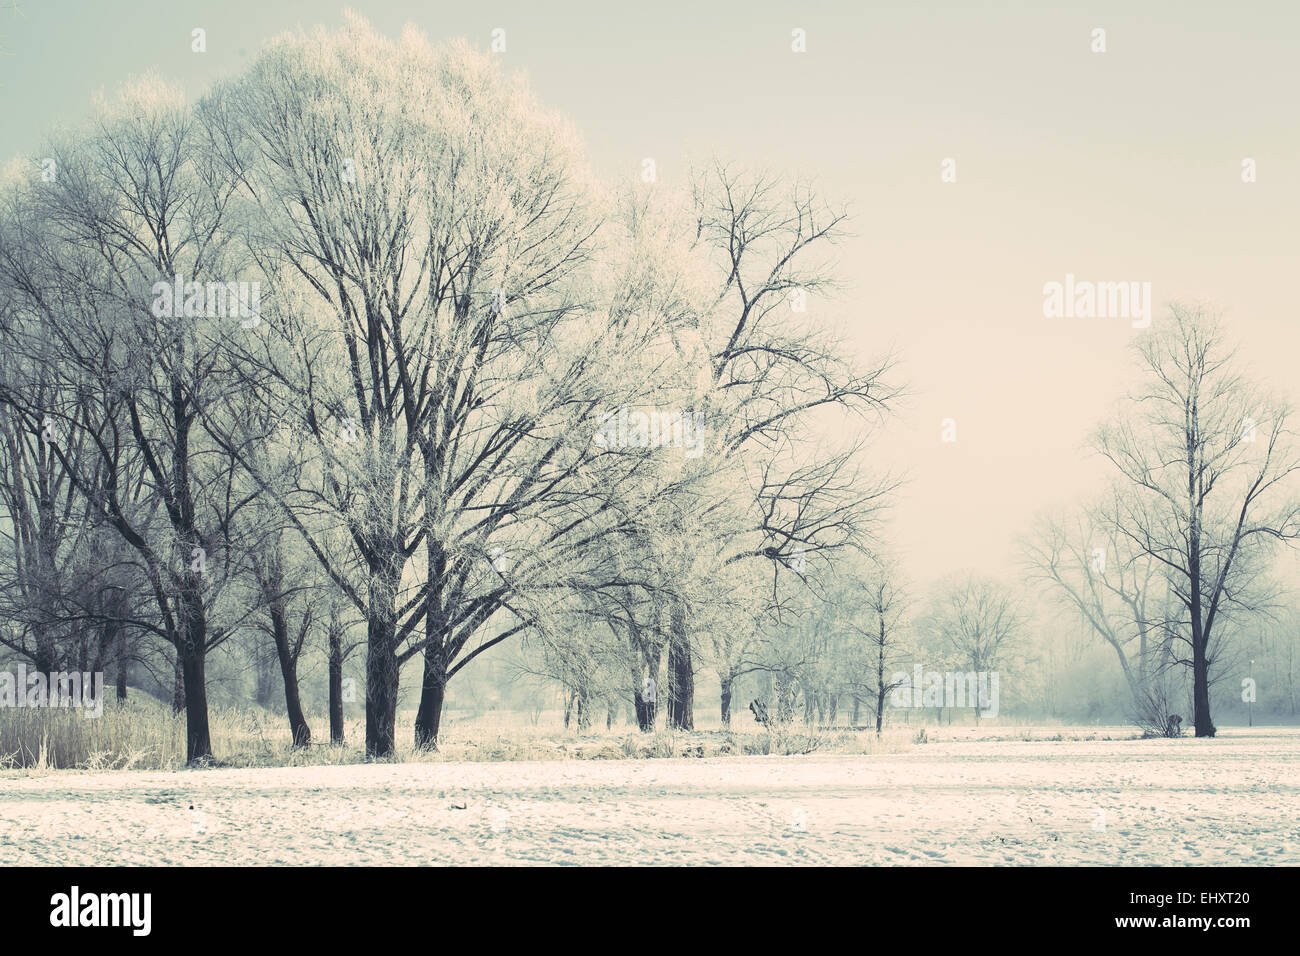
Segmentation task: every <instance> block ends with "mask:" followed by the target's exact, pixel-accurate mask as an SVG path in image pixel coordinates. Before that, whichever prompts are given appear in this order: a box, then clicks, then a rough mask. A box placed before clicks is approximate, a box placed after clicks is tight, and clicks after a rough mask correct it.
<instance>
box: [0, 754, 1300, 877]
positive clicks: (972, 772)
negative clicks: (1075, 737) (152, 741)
mask: <svg viewBox="0 0 1300 956" xmlns="http://www.w3.org/2000/svg"><path fill="white" fill-rule="evenodd" d="M0 858H3V859H4V860H5V861H6V862H7V863H11V864H51V865H55V864H57V865H76V864H108V865H121V864H181V863H185V864H200V865H206V864H294V865H299V864H344V865H346V864H433V865H440V864H553V863H580V864H687V863H691V864H699V863H723V864H772V863H794V864H904V865H918V864H919V865H924V864H935V863H939V864H943V863H969V864H1053V863H1060V864H1077V863H1083V864H1130V865H1157V864H1183V863H1187V864H1233V863H1238V864H1240V863H1247V864H1289V865H1297V864H1300V731H1298V730H1296V729H1286V730H1280V729H1263V730H1261V729H1256V730H1253V731H1252V730H1246V729H1237V730H1226V731H1223V732H1222V733H1221V735H1220V736H1219V737H1218V738H1217V739H1215V740H1203V741H1202V740H1194V739H1183V740H1174V741H1168V740H1158V741H1139V740H1116V741H1081V742H1068V741H1067V742H1048V741H1038V740H1035V741H1031V742H1021V741H1007V740H1003V741H996V742H994V741H987V740H978V739H971V740H950V741H948V742H943V743H931V744H924V745H919V746H916V747H914V748H912V749H911V750H910V751H909V752H907V753H902V754H882V755H870V756H849V755H819V754H812V755H807V756H795V757H726V758H716V759H703V760H700V759H696V760H692V759H663V760H568V761H546V762H519V763H454V762H445V763H443V762H431V763H417V764H370V765H353V766H324V767H300V768H281V769H217V770H187V771H180V772H175V773H158V772H145V773H136V772H110V773H90V772H80V771H56V772H42V773H34V772H27V771H6V772H3V773H0Z"/></svg>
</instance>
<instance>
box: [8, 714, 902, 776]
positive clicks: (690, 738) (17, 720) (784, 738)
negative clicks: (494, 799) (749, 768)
mask: <svg viewBox="0 0 1300 956" xmlns="http://www.w3.org/2000/svg"><path fill="white" fill-rule="evenodd" d="M413 717H414V715H413V714H410V713H404V714H402V715H400V716H399V721H398V728H397V733H398V741H399V746H398V751H397V754H396V755H395V756H394V757H393V758H391V759H392V760H393V761H394V762H407V761H419V762H426V761H445V760H468V761H508V760H625V759H629V758H631V759H652V758H664V757H720V756H740V755H756V754H779V755H791V754H805V753H814V752H816V753H844V754H873V753H898V752H901V751H903V750H907V749H909V743H908V741H909V736H910V731H907V730H905V729H901V730H897V731H887V732H886V733H885V734H884V736H883V737H882V738H880V739H877V737H876V735H875V734H874V733H872V732H870V731H852V730H848V729H839V730H836V729H825V728H823V729H818V728H806V727H803V726H801V725H794V726H791V727H788V728H779V729H773V730H771V731H766V730H763V729H762V728H759V727H757V726H755V727H754V728H750V729H737V730H734V731H725V730H721V729H716V730H700V731H694V732H672V731H663V730H661V731H658V732H656V733H650V734H643V733H640V732H638V731H636V730H635V729H629V728H626V727H616V728H614V729H612V730H608V731H606V730H600V731H590V732H588V733H585V734H578V733H576V732H570V731H565V730H563V729H561V728H560V727H559V726H556V725H557V724H558V723H559V722H558V720H554V721H544V722H540V723H539V724H538V725H533V723H532V722H531V721H529V720H528V719H526V718H525V717H523V715H495V716H494V718H493V719H491V720H479V721H474V720H467V721H463V722H462V721H456V720H449V721H448V722H447V726H446V728H445V729H444V732H443V735H442V741H441V746H440V748H439V749H438V750H437V751H430V750H417V749H416V748H415V747H414V745H413V744H412V743H411V740H412V738H413V735H414V734H413V731H414V728H413V725H412V720H413ZM209 724H210V732H211V735H212V747H213V751H214V752H215V753H216V756H217V763H218V764H220V765H222V766H231V767H294V766H312V765H321V764H351V763H362V762H364V761H365V759H366V758H365V754H364V752H363V749H362V747H361V741H362V739H363V733H364V728H363V727H362V725H361V724H360V723H359V722H352V723H349V724H348V726H347V728H346V730H347V735H348V741H349V743H346V744H343V745H331V744H328V743H325V744H319V743H318V744H314V745H313V746H311V747H307V748H294V747H293V746H291V744H290V738H289V730H288V725H287V723H286V721H285V720H284V719H283V717H281V716H280V715H277V714H273V713H270V712H268V711H264V710H256V709H250V710H221V709H214V710H213V711H212V713H211V715H210V718H209ZM312 728H313V730H314V731H315V733H316V734H317V735H322V734H327V733H328V729H327V722H326V721H325V719H324V718H323V717H321V716H317V717H316V719H315V720H314V721H312ZM184 766H185V717H184V715H183V714H182V715H180V716H174V715H173V714H172V713H171V710H170V708H168V707H166V706H165V705H163V704H160V703H158V702H157V701H153V700H148V699H133V700H130V701H127V702H126V703H125V704H118V703H117V701H116V700H108V701H106V702H105V705H104V713H103V715H102V716H100V717H98V718H89V719H88V718H86V717H83V716H82V715H81V713H80V712H79V711H76V710H58V709H30V710H29V709H7V708H6V709H0V769H19V768H25V769H44V770H54V769H70V768H72V769H82V770H176V769H180V768H181V767H184Z"/></svg>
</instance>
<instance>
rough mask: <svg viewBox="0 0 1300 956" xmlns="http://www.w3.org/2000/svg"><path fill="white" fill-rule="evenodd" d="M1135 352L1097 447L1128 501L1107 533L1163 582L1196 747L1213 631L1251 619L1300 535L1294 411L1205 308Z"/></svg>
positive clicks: (1207, 731)
mask: <svg viewBox="0 0 1300 956" xmlns="http://www.w3.org/2000/svg"><path fill="white" fill-rule="evenodd" d="M1136 351H1137V355H1138V360H1139V366H1140V370H1141V373H1142V384H1141V386H1139V387H1138V389H1137V390H1136V391H1134V392H1133V393H1132V394H1131V395H1130V396H1129V397H1128V399H1127V400H1126V403H1125V407H1124V409H1123V411H1122V412H1121V414H1119V415H1118V416H1117V417H1116V418H1115V419H1114V420H1113V421H1112V422H1110V423H1109V424H1107V425H1105V426H1103V427H1102V428H1101V429H1100V430H1099V431H1098V432H1097V435H1096V438H1095V445H1096V448H1097V450H1098V451H1099V452H1100V453H1101V454H1102V455H1103V456H1104V457H1105V458H1106V459H1107V460H1108V461H1109V462H1110V463H1111V464H1112V465H1113V466H1114V467H1115V469H1116V471H1117V472H1118V475H1119V480H1120V482H1121V483H1122V487H1123V488H1124V492H1125V493H1124V494H1123V495H1122V496H1121V497H1119V498H1117V499H1116V505H1117V509H1116V514H1115V515H1114V526H1115V528H1116V529H1117V531H1118V532H1119V533H1120V534H1122V535H1123V537H1124V538H1125V539H1126V541H1127V542H1128V544H1129V546H1131V547H1132V548H1133V549H1134V550H1135V551H1137V552H1139V553H1141V554H1142V555H1144V556H1145V557H1147V558H1149V559H1150V560H1151V561H1153V562H1155V563H1156V564H1157V565H1158V566H1159V567H1160V568H1161V569H1162V570H1163V572H1164V574H1165V575H1166V577H1167V579H1168V582H1169V585H1168V586H1169V589H1170V591H1171V592H1172V594H1173V598H1174V603H1175V605H1176V607H1177V609H1178V611H1179V612H1180V613H1179V614H1178V622H1177V626H1176V628H1175V629H1174V634H1173V639H1174V642H1175V645H1176V647H1177V648H1179V650H1178V652H1177V655H1176V659H1177V660H1178V661H1179V663H1182V664H1185V665H1186V666H1187V667H1188V668H1189V669H1190V670H1191V674H1192V703H1193V709H1194V716H1195V724H1196V736H1198V737H1213V736H1214V733H1215V728H1214V722H1213V720H1212V719H1211V717H1210V683H1211V669H1212V668H1213V666H1214V663H1215V660H1216V658H1217V649H1216V644H1215V641H1216V640H1217V638H1218V636H1219V634H1220V629H1221V628H1222V627H1223V626H1224V622H1225V621H1227V620H1230V619H1231V618H1232V617H1233V616H1234V615H1236V616H1246V615H1249V614H1250V613H1251V612H1252V611H1254V610H1256V609H1257V608H1258V606H1259V604H1260V601H1261V596H1260V592H1259V589H1258V586H1257V585H1258V582H1259V581H1260V580H1261V577H1260V571H1261V570H1262V569H1263V566H1264V564H1265V563H1266V562H1267V560H1268V559H1269V557H1270V554H1271V551H1272V549H1273V547H1274V546H1275V545H1276V544H1277V543H1279V542H1288V541H1293V540H1295V538H1296V536H1297V534H1300V503H1298V501H1297V496H1296V485H1295V477H1296V471H1297V469H1300V457H1297V447H1296V444H1295V442H1294V439H1293V434H1292V431H1291V427H1290V416H1291V409H1290V407H1289V405H1288V404H1287V403H1286V402H1284V401H1282V400H1280V399H1278V398H1276V397H1274V396H1272V395H1270V394H1269V393H1268V392H1267V391H1266V390H1264V389H1263V388H1261V387H1260V386H1258V385H1257V384H1256V383H1254V382H1253V381H1251V379H1250V378H1249V377H1248V376H1247V374H1246V372H1245V370H1244V369H1243V367H1242V364H1241V361H1240V359H1239V358H1238V356H1237V354H1236V350H1235V349H1234V347H1233V346H1232V343H1231V342H1230V340H1229V338H1228V335H1227V332H1226V330H1225V329H1224V326H1223V322H1222V319H1221V318H1220V316H1219V315H1218V314H1217V313H1215V312H1214V311H1212V310H1211V309H1209V308H1207V307H1204V306H1198V305H1188V304H1179V303H1175V304H1174V305H1173V306H1171V308H1170V310H1169V315H1168V318H1167V319H1166V320H1165V321H1164V322H1161V323H1158V324H1156V325H1154V326H1153V327H1152V329H1151V330H1150V331H1149V332H1148V333H1145V334H1144V335H1143V336H1142V337H1141V338H1140V339H1139V340H1138V341H1137V343H1136Z"/></svg>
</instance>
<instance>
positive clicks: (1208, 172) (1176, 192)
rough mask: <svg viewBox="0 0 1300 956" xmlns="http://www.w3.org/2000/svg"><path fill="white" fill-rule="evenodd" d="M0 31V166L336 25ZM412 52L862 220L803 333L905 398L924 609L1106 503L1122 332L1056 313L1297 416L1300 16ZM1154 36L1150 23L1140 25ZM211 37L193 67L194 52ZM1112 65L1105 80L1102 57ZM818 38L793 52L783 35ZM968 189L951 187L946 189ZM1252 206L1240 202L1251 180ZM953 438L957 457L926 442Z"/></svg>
mask: <svg viewBox="0 0 1300 956" xmlns="http://www.w3.org/2000/svg"><path fill="white" fill-rule="evenodd" d="M10 3H11V0H0V102H3V109H0V157H3V158H5V159H7V158H8V157H10V156H12V155H14V154H18V153H32V152H33V151H34V150H35V149H36V148H37V146H38V145H39V143H40V139H41V135H42V131H43V130H45V129H47V128H49V127H50V126H51V125H53V124H55V123H60V122H63V123H68V122H75V121H77V120H79V119H80V118H82V117H83V116H85V115H86V113H87V112H88V109H89V104H90V99H91V96H92V94H93V93H94V91H96V90H98V89H101V88H102V89H105V90H108V91H112V90H114V89H115V88H117V87H118V86H119V85H120V84H121V83H122V82H123V81H124V80H126V79H127V78H128V77H130V76H131V75H134V74H138V73H141V72H144V71H145V70H147V69H150V68H154V67H156V68H157V69H158V70H159V71H160V72H161V73H162V74H163V75H164V76H165V77H167V78H169V79H171V80H173V81H176V82H179V83H181V84H182V85H183V86H184V88H185V89H186V91H187V93H189V94H191V95H198V94H200V93H201V92H202V91H203V90H204V89H205V88H206V87H207V86H208V85H209V84H210V83H211V81H212V80H213V79H214V78H216V77H218V76H222V75H228V74H230V73H233V72H236V71H238V70H239V69H240V67H241V65H242V64H243V63H245V62H246V61H247V59H248V57H249V56H251V55H252V54H253V53H254V52H255V51H256V49H257V48H258V47H259V46H260V44H261V43H262V42H263V41H264V40H265V39H266V38H268V37H269V36H271V35H273V34H275V33H276V32H279V31H280V30H282V29H286V28H291V27H294V26H296V25H299V24H302V25H314V24H317V23H324V24H326V25H329V26H337V25H339V24H340V23H341V16H340V13H341V10H342V6H343V5H342V4H339V5H335V4H331V3H306V2H280V0H275V2H271V0H261V2H256V3H254V2H248V0H230V2H219V3H218V2H207V3H185V2H175V0H133V2H130V3H125V2H122V3H118V2H101V3H86V4H73V3H68V2H60V0H41V2H38V0H18V2H17V4H16V9H13V8H11V7H10V6H9V4H10ZM350 6H351V7H352V8H353V9H356V10H357V11H358V12H360V13H362V14H363V15H365V16H366V17H368V18H369V19H370V21H371V23H372V24H373V25H374V26H375V27H376V28H378V29H380V30H382V31H384V32H386V33H388V34H390V35H393V36H395V35H396V34H397V32H398V31H399V30H400V28H401V27H402V25H403V24H404V23H406V22H413V23H415V24H416V25H417V26H419V27H420V28H421V29H423V30H424V31H425V32H426V33H427V34H428V35H429V36H430V37H431V38H432V39H434V40H440V39H449V38H452V37H457V36H463V37H467V38H468V39H469V40H470V41H471V42H472V43H474V44H475V45H476V46H478V47H480V48H482V49H486V48H487V47H488V45H489V42H490V38H491V31H492V30H493V29H494V28H498V27H499V28H503V29H504V30H505V31H506V41H507V49H506V52H505V53H504V54H502V56H503V59H504V61H505V63H506V64H507V66H508V67H510V68H517V69H522V70H524V71H526V72H527V73H528V75H529V76H530V78H531V80H532V83H533V85H534V87H535V88H536V89H537V91H538V92H539V94H540V96H541V97H542V99H543V100H544V101H545V102H546V104H547V105H548V106H550V107H551V108H553V109H556V110H558V111H561V112H563V113H565V114H567V115H568V116H570V117H571V118H572V119H573V120H574V121H575V122H576V124H577V126H578V128H579V129H580V130H581V131H582V133H583V135H584V137H585V139H586V141H587V144H588V148H589V154H590V156H591V158H592V160H593V162H594V163H595V165H596V167H597V169H598V170H599V171H601V172H602V173H603V174H605V175H606V176H608V177H610V178H614V177H617V176H629V177H630V176H634V175H636V174H637V173H638V171H639V169H640V163H641V160H642V159H643V158H645V157H653V158H654V159H655V161H656V165H657V168H658V170H659V174H660V176H661V178H662V179H663V180H664V181H666V182H670V183H671V182H672V181H674V179H675V178H679V177H680V175H681V172H682V170H683V164H684V163H685V162H686V161H687V160H688V159H689V158H691V157H696V158H707V157H708V156H710V155H712V154H717V155H718V156H720V157H722V158H725V159H730V160H734V161H736V162H738V163H742V164H745V165H751V166H767V167H772V168H775V169H778V170H785V171H797V172H801V173H803V174H806V175H810V176H815V177H816V178H817V179H818V181H819V183H820V184H821V186H822V188H823V190H824V192H825V194H826V196H827V197H828V198H830V199H832V200H835V201H839V202H843V203H847V204H848V205H849V206H850V211H851V214H852V217H851V220H850V224H849V228H850V230H851V231H852V232H853V233H854V238H853V239H852V240H850V241H848V242H846V243H844V244H843V245H842V246H841V247H840V249H839V253H840V262H839V265H840V275H841V277H842V278H843V279H844V281H845V285H846V288H845V290H844V293H843V294H842V296H841V297H840V299H839V300H838V301H835V302H828V303H824V302H817V301H815V300H814V301H813V302H812V303H811V304H810V307H809V312H810V315H816V314H818V313H821V314H822V315H823V316H825V317H827V318H831V319H833V320H834V321H836V322H839V323H842V324H843V325H844V327H845V329H846V330H847V334H848V335H849V337H850V338H851V340H852V342H853V344H854V347H855V348H858V349H860V350H862V351H864V352H866V353H871V352H874V351H878V350H880V349H883V348H886V347H889V346H891V345H892V346H894V347H896V348H897V349H898V351H899V352H900V354H901V356H902V359H903V365H902V371H903V374H904V377H905V378H906V380H907V381H908V383H909V384H910V386H911V390H912V392H913V398H912V400H911V401H910V403H909V405H908V407H907V408H906V409H904V410H902V411H901V412H900V413H899V415H898V416H897V417H896V418H895V419H894V420H893V421H892V423H891V424H890V426H889V428H888V430H887V431H886V432H885V433H884V434H883V435H882V436H881V437H880V438H879V439H878V442H877V444H876V445H875V446H874V447H875V449H876V451H874V452H873V455H872V457H873V460H875V459H878V460H879V461H880V462H881V463H882V464H885V465H888V466H890V467H895V468H900V467H901V468H906V469H907V470H908V471H909V473H910V474H911V476H912V480H911V483H910V484H909V486H908V487H907V489H906V491H905V492H904V493H903V495H902V496H901V497H900V499H899V501H898V505H897V507H896V509H895V518H894V524H893V530H892V538H893V540H894V541H895V543H896V545H897V546H898V547H899V548H900V549H901V550H902V551H903V552H904V553H905V554H906V556H907V560H906V567H907V569H908V571H909V572H910V573H911V576H912V577H913V578H914V579H916V580H917V581H918V583H925V582H927V581H929V580H931V579H932V578H934V577H935V576H938V575H941V574H944V573H947V572H950V571H954V570H958V569H961V568H965V567H982V568H983V569H985V570H988V571H991V572H993V573H998V574H1005V575H1008V576H1010V575H1011V574H1012V571H1013V568H1014V567H1015V551H1014V541H1015V538H1016V536H1017V535H1019V534H1021V533H1022V532H1023V531H1024V530H1025V529H1026V527H1027V526H1028V524H1029V522H1030V520H1031V519H1032V517H1033V515H1034V513H1035V512H1036V511H1037V510H1039V509H1040V508H1043V507H1045V506H1050V505H1053V504H1058V503H1069V502H1070V501H1072V500H1077V499H1078V498H1079V497H1080V496H1081V495H1083V494H1085V493H1086V492H1087V490H1088V488H1089V487H1090V485H1091V484H1094V483H1096V482H1097V481H1098V480H1099V477H1100V476H1101V475H1102V474H1103V472H1102V471H1101V468H1100V466H1099V465H1098V464H1097V463H1096V462H1095V461H1092V460H1090V459H1089V457H1088V456H1087V455H1086V454H1085V452H1084V450H1083V444H1084V441H1085V439H1086V436H1087V434H1088V432H1089V430H1090V429H1091V428H1092V427H1093V426H1094V425H1095V424H1096V423H1097V422H1098V421H1099V420H1100V419H1101V418H1102V417H1103V416H1104V415H1106V413H1107V411H1108V410H1109V409H1110V408H1112V406H1113V405H1114V403H1115V401H1116V400H1117V399H1118V398H1119V396H1120V394H1121V392H1122V388H1123V383H1124V380H1125V377H1126V375H1127V374H1128V369H1129V368H1130V367H1131V356H1130V354H1129V350H1128V348H1127V346H1128V344H1129V342H1130V341H1131V340H1132V337H1133V336H1134V334H1135V332H1134V330H1133V329H1132V328H1131V327H1130V323H1129V322H1128V321H1127V320H1125V319H1122V318H1113V319H1111V318H1108V319H1047V318H1044V316H1043V308H1042V303H1043V292H1042V289H1043V285H1044V283H1046V282H1051V281H1063V280H1064V278H1065V275H1066V274H1067V273H1072V274H1074V275H1075V276H1076V278H1077V279H1079V280H1092V281H1139V282H1150V283H1151V285H1152V294H1153V297H1154V299H1155V301H1156V303H1157V313H1156V321H1157V322H1158V321H1160V312H1159V305H1160V304H1162V303H1164V302H1167V301H1168V300H1170V299H1172V298H1179V297H1185V298H1195V297H1199V298H1208V299H1211V300H1214V301H1216V302H1217V303H1219V304H1220V305H1221V306H1222V307H1223V308H1224V309H1225V310H1226V312H1227V313H1228V315H1229V317H1230V318H1231V319H1232V323H1233V326H1234V328H1235V329H1236V331H1237V332H1238V334H1239V335H1240V336H1241V337H1242V338H1243V339H1244V354H1245V355H1246V356H1247V357H1248V358H1249V359H1250V361H1251V362H1252V364H1253V366H1254V367H1255V369H1256V371H1257V372H1258V374H1259V376H1260V377H1261V378H1263V379H1264V380H1266V381H1268V382H1269V383H1270V384H1272V385H1273V386H1275V387H1277V388H1279V389H1282V390H1284V391H1286V392H1289V393H1290V394H1291V395H1292V397H1295V395H1296V389H1295V388H1294V387H1293V386H1294V383H1295V378H1296V376H1295V375H1294V373H1293V369H1294V367H1295V360H1294V354H1295V352H1296V350H1297V348H1300V331H1298V329H1297V320H1298V319H1300V310H1298V309H1297V302H1296V295H1295V283H1294V277H1295V275H1296V273H1297V266H1298V265H1300V228H1298V225H1297V211H1298V210H1300V122H1298V118H1297V112H1296V94H1297V91H1300V58H1297V57H1296V56H1295V52H1294V47H1295V42H1296V37H1297V36H1298V35H1300V12H1298V11H1300V4H1296V3H1294V2H1293V0H1292V2H1284V0H1279V2H1267V3H1266V2H1259V3H1248V4H1221V3H1198V2H1189V0H1182V2H1159V3H1154V2H1148V3H1142V4H1140V5H1139V4H1133V3H1131V2H1117V3H1071V4H1069V5H1068V9H1059V8H1057V6H1056V5H1054V4H1030V3H1023V4H1022V3H1011V2H1006V3H981V4H975V3H971V2H966V3H944V4H929V5H928V8H926V9H921V8H920V7H921V5H919V4H916V3H905V2H895V3H874V2H873V3H864V2H861V0H859V2H838V3H816V4H809V3H771V2H753V0H751V2H736V3H707V4H706V3H700V2H692V3H670V2H656V3H651V4H642V5H639V6H634V5H628V4H615V3H609V2H608V0H602V2H591V3H568V4H565V3H545V4H542V3H537V2H535V0H532V2H516V3H474V4H444V3H432V2H425V3H402V2H375V3H371V2H354V3H352V4H350ZM1139 6H1140V7H1141V12H1138V11H1137V10H1136V8H1137V7H1139ZM195 27H203V28H204V29H206V31H207V52H206V53H204V54H195V53H192V52H191V51H190V31H191V30H192V29H193V28H195ZM1098 27H1099V28H1102V29H1104V30H1105V31H1106V34H1105V40H1106V52H1104V53H1094V52H1092V51H1091V45H1092V43H1093V39H1092V31H1093V30H1094V28H1098ZM795 28H802V29H804V30H806V31H807V52H806V53H802V54H799V53H794V52H792V51H791V31H792V30H793V29H795ZM945 158H952V159H954V160H955V161H956V174H957V181H956V182H955V183H943V182H941V181H940V164H941V162H942V161H943V160H944V159H945ZM1245 158H1251V159H1254V160H1255V163H1256V174H1257V180H1258V181H1257V182H1254V183H1250V184H1246V183H1243V182H1242V160H1243V159H1245ZM944 418H952V419H955V421H956V423H957V436H958V440H957V442H956V443H953V444H944V443H941V441H940V422H941V420H942V419H944Z"/></svg>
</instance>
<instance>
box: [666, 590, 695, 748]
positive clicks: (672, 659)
mask: <svg viewBox="0 0 1300 956" xmlns="http://www.w3.org/2000/svg"><path fill="white" fill-rule="evenodd" d="M670 628H671V630H670V634H669V639H668V677H669V680H670V681H671V684H670V688H669V689H670V691H671V693H670V694H669V696H668V726H669V727H670V728H672V729H673V730H694V729H695V672H694V669H693V668H692V666H691V645H690V641H689V637H688V635H687V633H686V609H685V608H684V607H682V605H681V604H674V605H673V609H672V614H671V624H670Z"/></svg>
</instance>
